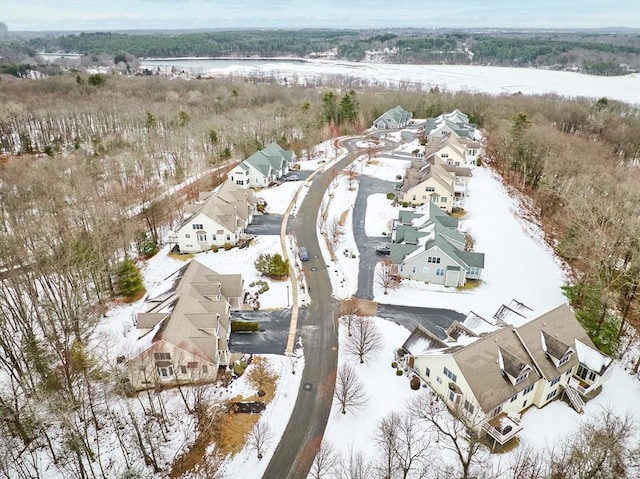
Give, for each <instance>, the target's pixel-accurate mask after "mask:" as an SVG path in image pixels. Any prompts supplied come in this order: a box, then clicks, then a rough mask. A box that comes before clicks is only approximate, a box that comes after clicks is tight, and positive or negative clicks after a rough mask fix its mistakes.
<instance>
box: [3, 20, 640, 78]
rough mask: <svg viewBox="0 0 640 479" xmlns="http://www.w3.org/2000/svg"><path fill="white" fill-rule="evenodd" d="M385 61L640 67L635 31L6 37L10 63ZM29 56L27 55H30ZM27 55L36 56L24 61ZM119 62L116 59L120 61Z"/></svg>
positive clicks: (611, 69) (618, 70)
mask: <svg viewBox="0 0 640 479" xmlns="http://www.w3.org/2000/svg"><path fill="white" fill-rule="evenodd" d="M332 49H335V51H336V52H337V53H336V58H337V59H344V60H350V61H372V60H374V61H382V62H387V63H415V64H462V65H498V66H515V67H529V68H531V67H533V68H553V69H559V70H576V71H580V72H583V73H588V74H593V75H623V74H627V73H630V72H633V71H638V70H640V37H639V36H638V35H637V34H634V33H616V34H613V33H604V32H600V33H594V32H589V31H583V32H580V31H579V32H560V31H557V32H553V31H552V32H537V31H533V30H532V31H526V30H524V31H522V30H519V31H515V30H514V31H509V30H505V31H499V32H498V31H496V32H490V31H481V32H476V31H468V30H455V31H449V30H403V29H399V30H393V31H390V30H385V31H376V30H323V29H318V30H264V31H263V30H260V31H256V30H232V31H210V32H185V33H169V32H166V33H157V32H141V33H113V32H112V33H108V32H103V33H80V34H72V35H68V34H67V35H52V34H50V35H47V36H41V37H36V38H24V39H22V38H21V37H20V36H13V37H6V38H4V40H1V41H0V53H2V58H3V59H4V60H3V61H4V62H6V63H38V60H37V53H38V52H68V53H80V54H83V55H86V56H88V57H89V58H90V59H92V61H94V62H98V61H99V56H100V55H110V56H112V57H113V56H116V55H125V54H126V55H132V56H134V57H138V58H140V57H147V58H148V57H190V56H199V57H234V56H235V57H251V56H263V57H275V56H292V57H300V58H305V57H310V56H313V55H315V54H324V53H326V52H327V51H331V50H332ZM25 54H27V55H28V56H27V57H25ZM25 58H31V59H32V60H31V61H29V62H25ZM116 63H117V62H116Z"/></svg>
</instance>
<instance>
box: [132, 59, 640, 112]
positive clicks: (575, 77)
mask: <svg viewBox="0 0 640 479" xmlns="http://www.w3.org/2000/svg"><path fill="white" fill-rule="evenodd" d="M174 65H175V66H177V67H179V68H180V71H182V70H184V71H191V72H192V73H194V74H196V73H200V74H208V75H211V76H216V77H217V76H221V75H233V76H238V75H241V76H256V77H269V76H272V77H275V78H279V79H284V78H286V79H287V81H288V82H296V83H300V84H305V83H306V82H307V81H308V80H313V79H317V78H326V77H330V76H335V77H342V78H345V79H347V80H348V79H357V80H359V81H362V80H364V81H367V82H368V83H369V84H370V85H372V86H383V87H394V88H395V87H399V86H404V87H406V86H409V87H413V88H421V89H423V90H428V89H430V88H435V87H438V88H440V89H442V90H448V91H456V92H457V91H468V92H472V93H475V92H481V93H489V94H494V95H502V94H507V95H511V94H514V93H518V92H522V93H523V94H525V95H542V94H547V93H556V94H558V95H561V96H566V97H589V98H601V97H606V98H611V99H615V100H620V101H624V102H627V103H635V104H637V103H640V87H639V85H640V74H638V73H634V74H632V75H625V76H618V77H603V76H595V75H584V74H582V73H574V72H563V71H552V70H539V69H531V68H507V67H490V66H468V65H404V64H379V63H352V62H344V61H330V60H311V61H304V62H300V61H294V62H289V61H282V62H275V61H274V62H271V61H270V62H264V63H257V64H256V63H255V62H253V63H252V64H251V65H247V64H246V63H244V62H242V61H241V60H240V61H237V64H234V65H228V63H227V65H228V66H224V67H219V66H217V65H219V63H216V61H215V60H213V61H211V60H205V59H165V60H142V61H141V62H140V67H141V68H150V69H153V70H154V71H155V69H156V68H157V67H160V68H161V69H162V70H164V71H170V70H171V67H172V66H174Z"/></svg>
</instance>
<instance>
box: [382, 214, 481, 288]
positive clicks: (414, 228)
mask: <svg viewBox="0 0 640 479" xmlns="http://www.w3.org/2000/svg"><path fill="white" fill-rule="evenodd" d="M457 227H458V221H457V220H456V219H455V218H453V217H451V216H449V215H447V214H446V213H445V212H443V211H442V210H441V209H440V208H439V207H438V206H437V205H436V204H435V203H428V204H427V205H425V206H423V207H421V208H419V209H418V210H417V211H415V212H414V211H407V210H400V213H399V215H398V219H397V220H396V221H395V222H394V226H393V231H392V233H391V245H390V254H389V258H390V260H391V262H392V264H393V273H394V274H397V275H398V276H400V277H401V278H406V279H415V280H418V281H427V282H429V283H434V284H442V285H444V286H451V287H458V286H464V285H465V284H466V282H467V280H469V279H476V280H477V279H480V276H481V274H482V270H483V268H484V253H475V252H473V251H468V250H467V249H468V248H467V240H466V237H465V235H464V234H463V233H461V232H460V231H459V230H458V229H457Z"/></svg>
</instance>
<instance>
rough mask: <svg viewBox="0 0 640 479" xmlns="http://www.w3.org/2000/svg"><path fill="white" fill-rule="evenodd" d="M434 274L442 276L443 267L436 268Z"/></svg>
mask: <svg viewBox="0 0 640 479" xmlns="http://www.w3.org/2000/svg"><path fill="white" fill-rule="evenodd" d="M436 276H444V269H442V268H436Z"/></svg>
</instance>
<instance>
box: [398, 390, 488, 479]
mask: <svg viewBox="0 0 640 479" xmlns="http://www.w3.org/2000/svg"><path fill="white" fill-rule="evenodd" d="M408 408H409V410H410V411H411V415H412V416H413V418H414V419H415V420H416V421H417V422H418V423H421V424H423V425H424V426H426V427H429V428H432V429H433V430H434V431H435V433H436V435H437V438H438V439H437V440H438V446H439V448H440V449H444V450H446V451H450V452H452V453H453V455H454V457H455V458H456V459H457V464H456V465H455V466H453V467H452V466H450V465H447V464H442V466H441V470H440V471H439V472H438V474H439V477H451V478H460V479H471V478H479V477H484V472H483V470H484V466H485V465H486V463H487V460H488V456H489V451H488V449H487V448H486V446H484V445H483V444H482V441H481V438H480V435H479V433H478V427H479V424H480V420H481V419H480V417H479V416H478V417H476V416H469V415H465V414H464V413H463V412H462V411H459V410H458V411H456V410H450V409H448V408H447V406H446V404H445V403H444V401H443V400H442V399H440V398H439V397H437V396H435V395H434V394H433V393H432V392H431V391H425V392H423V393H421V394H419V395H418V396H415V397H413V398H412V399H411V400H410V401H409V403H408ZM465 422H466V423H465Z"/></svg>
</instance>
